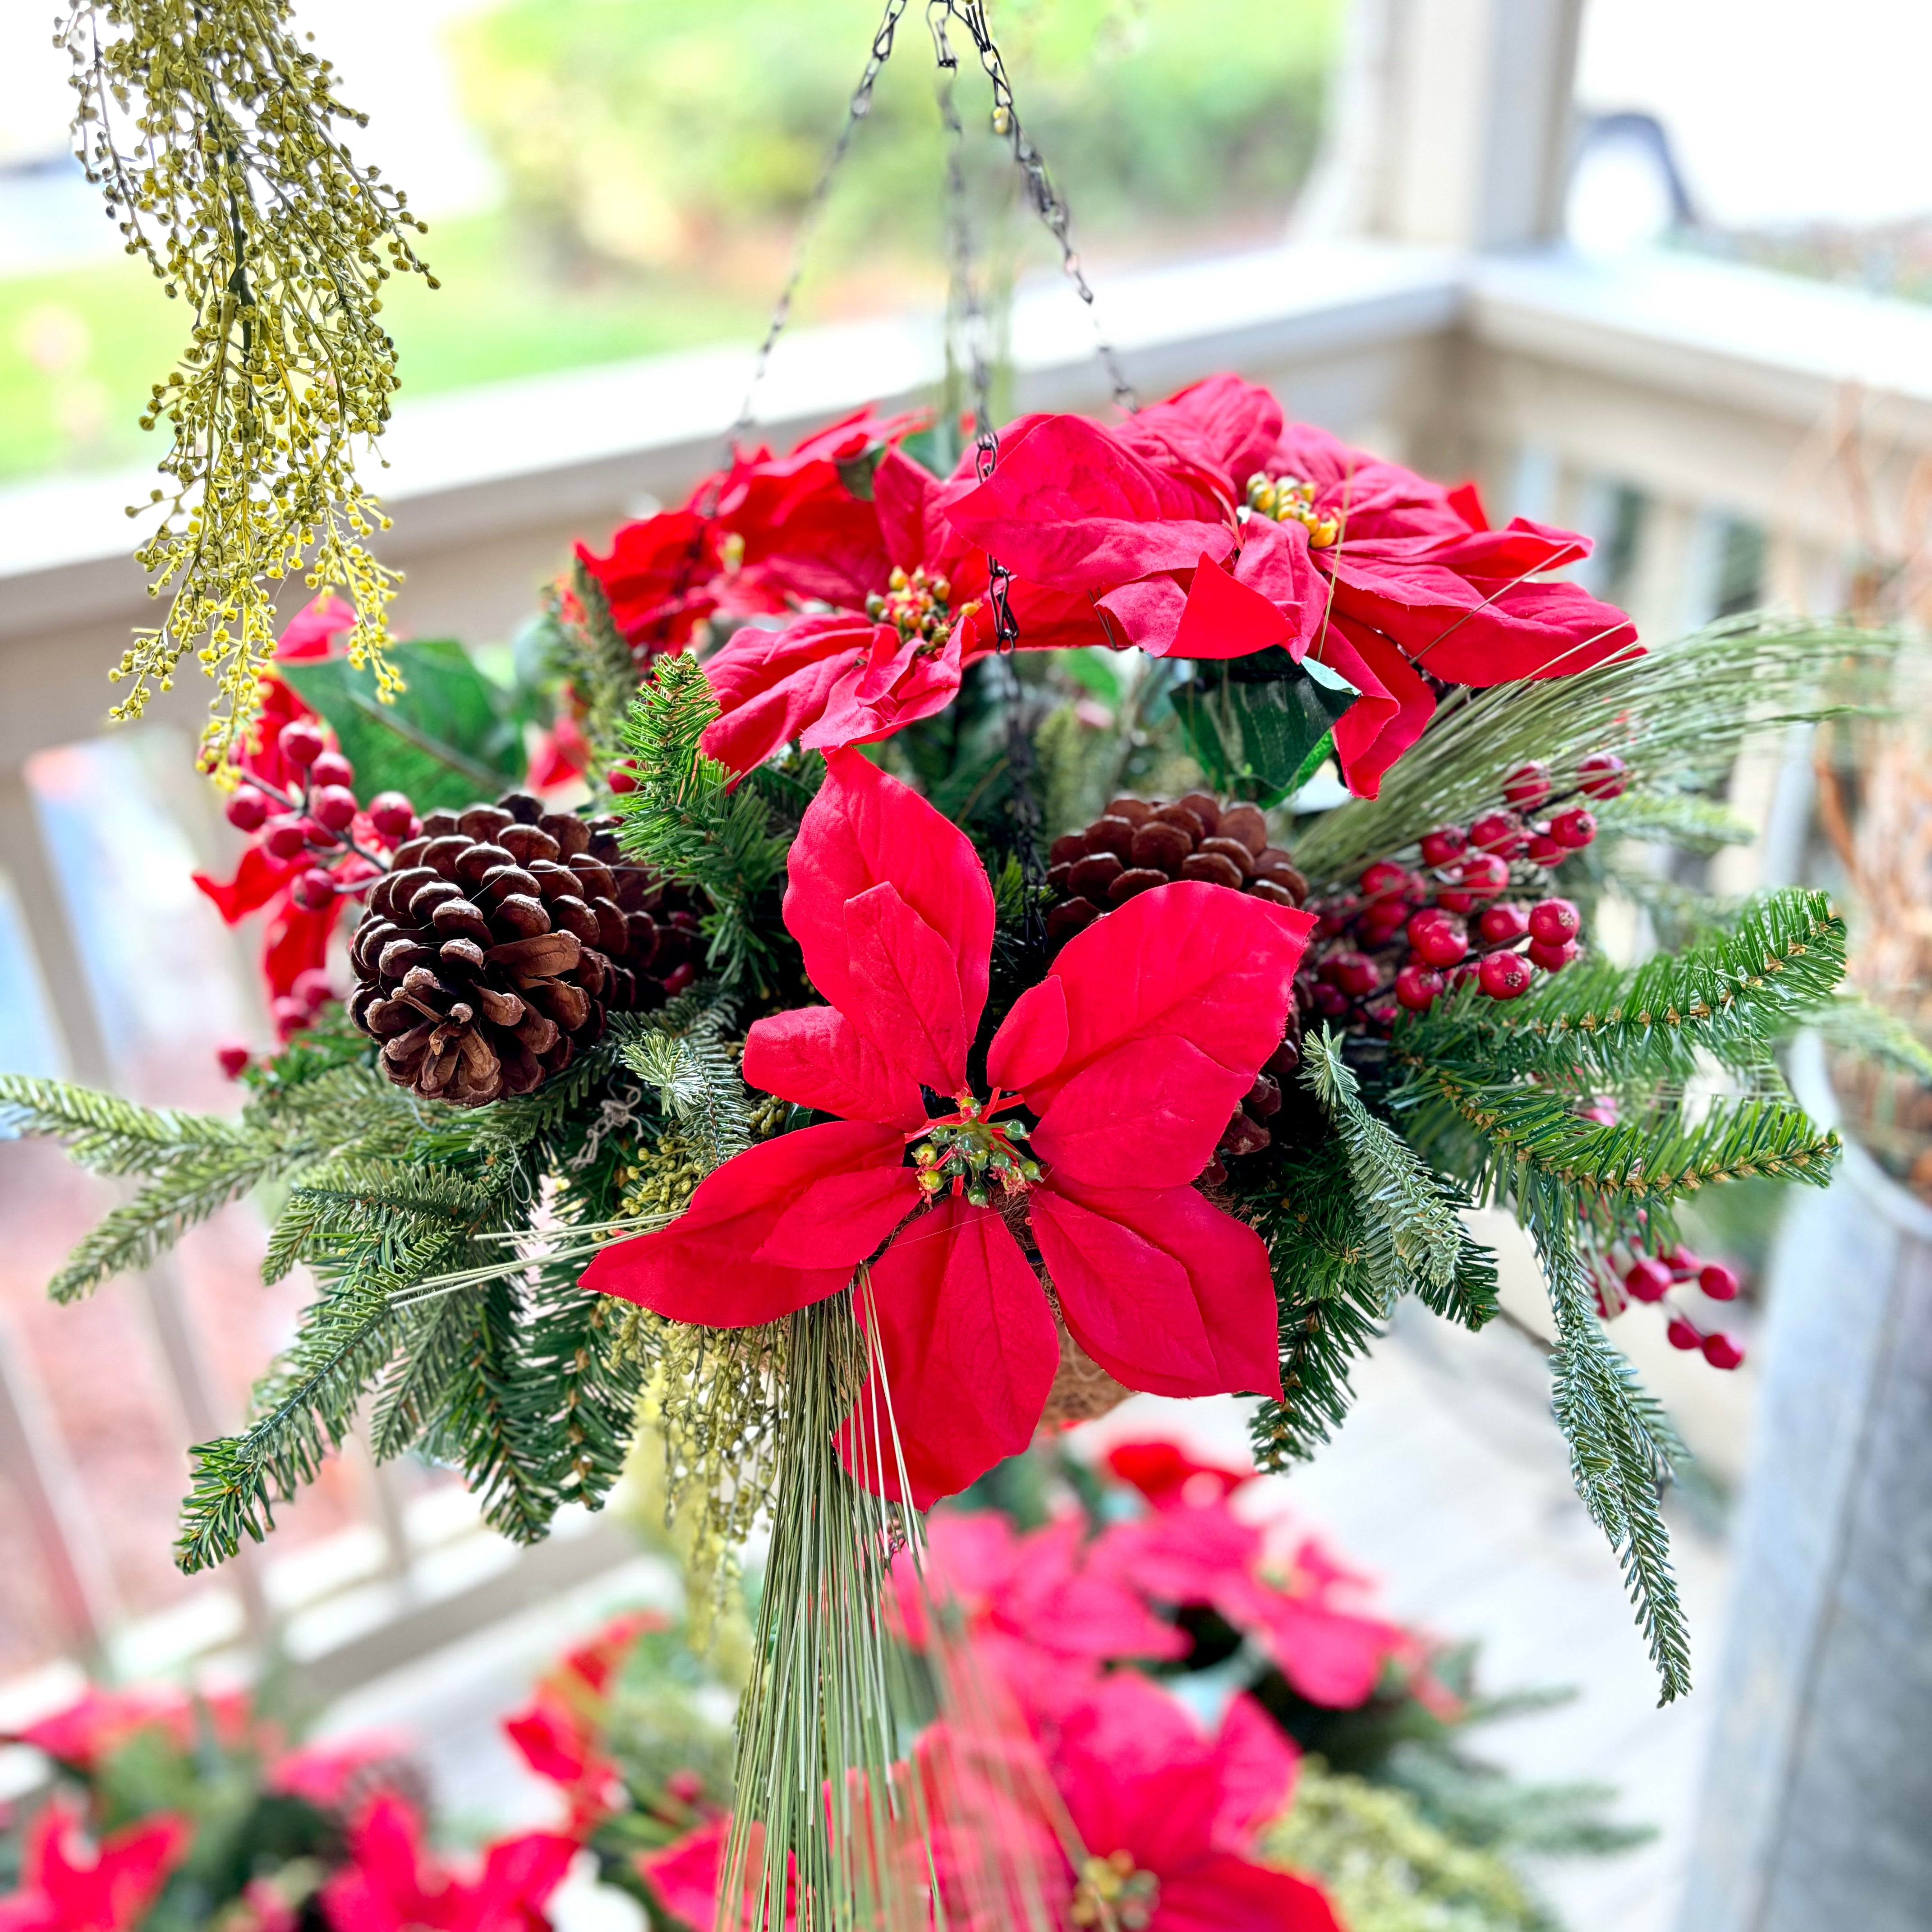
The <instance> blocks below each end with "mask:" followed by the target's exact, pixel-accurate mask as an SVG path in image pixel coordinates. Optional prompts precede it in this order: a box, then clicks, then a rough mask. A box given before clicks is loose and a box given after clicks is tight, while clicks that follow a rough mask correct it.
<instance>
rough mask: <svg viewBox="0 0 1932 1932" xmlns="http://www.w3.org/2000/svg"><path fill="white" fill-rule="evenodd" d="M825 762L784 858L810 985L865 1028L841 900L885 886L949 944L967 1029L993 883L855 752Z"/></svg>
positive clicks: (966, 843) (936, 816)
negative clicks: (822, 776)
mask: <svg viewBox="0 0 1932 1932" xmlns="http://www.w3.org/2000/svg"><path fill="white" fill-rule="evenodd" d="M825 765H826V778H825V782H824V783H823V784H822V785H821V786H820V787H819V791H818V796H817V797H816V798H814V799H813V800H812V802H811V804H810V805H808V806H807V807H806V808H805V817H804V820H803V821H802V823H800V825H799V829H798V836H797V837H796V838H795V839H794V840H793V841H792V847H791V851H790V855H789V856H788V857H787V860H786V872H787V884H786V887H785V895H784V922H785V925H786V927H787V929H788V930H789V931H790V933H791V935H792V937H793V938H795V939H796V941H798V943H799V949H800V950H801V951H802V952H803V953H804V955H805V971H806V972H807V973H808V974H809V975H810V976H811V983H812V984H813V985H814V986H816V987H817V989H818V990H819V991H820V992H821V993H823V995H825V997H826V998H827V999H828V1000H829V1001H831V1002H832V1004H833V1005H834V1006H835V1007H837V1008H838V1010H839V1011H840V1012H841V1013H844V1015H845V1016H846V1017H847V1019H850V1020H852V1021H853V1022H854V1023H855V1024H856V1025H859V1027H860V1028H862V1030H865V1031H868V1032H871V1029H870V1028H867V1027H866V1022H865V1013H866V1005H865V1003H866V1001H867V998H868V992H867V989H865V987H864V986H862V985H861V984H860V983H859V980H858V979H857V978H856V977H855V975H854V974H853V970H852V965H851V949H850V935H849V933H848V932H847V926H846V922H845V907H846V905H847V902H848V901H850V900H853V899H856V898H858V897H859V895H861V894H862V893H864V892H869V891H871V889H872V888H873V887H874V886H877V885H880V884H882V883H889V884H890V885H891V886H892V889H893V890H894V891H895V892H896V893H897V895H898V897H899V898H901V899H903V900H904V901H905V903H906V904H907V905H908V906H909V907H910V908H911V909H912V910H913V911H914V912H915V913H917V914H918V915H919V918H920V919H921V920H922V921H923V922H925V924H926V926H929V927H930V928H931V929H932V931H933V932H935V933H937V934H938V935H939V937H940V938H941V940H943V941H944V942H945V944H946V946H947V949H948V950H949V951H950V953H951V955H952V958H953V976H954V978H955V980H956V983H957V986H958V989H959V1012H960V1013H961V1015H962V1017H963V1019H964V1021H965V1026H966V1029H967V1031H968V1034H971V1031H973V1029H974V1028H976V1027H977V1026H978V1025H979V1023H980V1013H981V1011H982V1010H983V1008H984V1007H985V1006H986V971H987V962H988V960H989V958H990V956H991V954H992V945H993V889H992V886H991V885H989V883H987V879H986V867H985V866H984V865H983V864H982V863H981V862H980V855H979V854H978V853H977V852H976V851H975V850H974V849H973V843H972V841H971V839H969V838H968V837H967V836H966V835H965V832H962V831H961V830H960V829H959V826H956V825H955V824H954V823H953V822H952V820H950V819H948V818H947V817H944V816H943V815H942V814H940V813H939V812H938V811H935V810H934V809H933V808H932V806H931V805H929V804H927V803H926V800H925V799H922V798H921V797H920V796H919V794H918V793H916V792H915V791H913V790H912V788H911V787H910V786H908V785H904V784H901V783H900V782H899V781H898V779H897V778H889V777H887V776H886V774H885V773H884V772H882V771H880V769H879V768H878V767H877V766H876V765H874V764H872V763H869V762H868V760H866V759H865V757H863V756H862V755H861V754H859V752H857V751H832V752H829V753H827V754H826V760H825ZM871 1037H872V1040H873V1042H874V1045H875V1046H877V1047H878V1048H879V1049H880V1051H881V1052H884V1053H886V1055H888V1056H889V1057H890V1056H892V1054H893V1052H894V1043H891V1042H889V1041H887V1040H883V1039H880V1037H878V1035H877V1034H876V1033H871Z"/></svg>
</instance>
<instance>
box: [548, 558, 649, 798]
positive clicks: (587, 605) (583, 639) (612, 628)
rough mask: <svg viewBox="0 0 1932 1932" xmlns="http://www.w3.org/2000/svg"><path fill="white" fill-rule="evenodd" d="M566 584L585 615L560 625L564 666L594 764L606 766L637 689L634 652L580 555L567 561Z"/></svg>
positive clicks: (637, 678)
mask: <svg viewBox="0 0 1932 1932" xmlns="http://www.w3.org/2000/svg"><path fill="white" fill-rule="evenodd" d="M570 583H571V589H572V590H574V592H576V595H577V604H578V606H579V607H580V609H581V610H583V621H582V622H580V623H579V622H562V623H560V624H559V627H558V628H559V634H560V636H561V638H562V643H563V647H564V649H563V652H562V655H563V658H564V661H563V666H562V668H563V670H564V671H565V674H566V676H568V679H569V680H570V687H571V690H573V691H574V692H575V693H576V694H577V697H578V698H579V699H580V700H581V702H582V703H583V735H584V736H586V738H588V739H589V740H590V748H591V751H592V753H593V754H594V755H595V758H596V760H597V763H598V765H599V766H604V767H607V766H609V765H610V764H611V763H612V762H613V760H615V759H616V757H617V756H618V748H619V745H620V744H621V742H622V738H623V733H624V718H625V713H626V712H628V710H629V709H630V707H631V700H632V699H633V698H634V697H636V696H637V685H638V681H639V674H638V668H637V656H636V654H635V653H634V652H633V651H632V650H631V646H629V645H628V643H625V640H624V637H623V634H622V632H621V631H619V629H618V628H617V626H616V624H615V623H614V622H613V621H612V619H611V616H610V600H609V599H608V598H607V597H606V596H605V595H604V586H603V585H602V584H601V583H598V580H597V579H596V578H595V577H594V576H592V574H591V573H590V571H589V569H588V568H586V566H585V564H584V562H583V559H582V558H581V557H578V558H577V559H574V562H572V564H571V577H570Z"/></svg>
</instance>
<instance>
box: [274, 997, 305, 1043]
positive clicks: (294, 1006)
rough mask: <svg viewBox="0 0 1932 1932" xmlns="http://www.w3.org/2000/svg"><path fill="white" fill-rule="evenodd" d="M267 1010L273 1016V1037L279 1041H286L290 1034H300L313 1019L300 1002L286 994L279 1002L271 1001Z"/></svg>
mask: <svg viewBox="0 0 1932 1932" xmlns="http://www.w3.org/2000/svg"><path fill="white" fill-rule="evenodd" d="M269 1012H270V1013H272V1014H273V1015H274V1016H275V1035H276V1037H277V1038H278V1039H279V1040H287V1038H288V1037H289V1036H290V1034H296V1033H300V1032H301V1031H302V1028H304V1027H305V1026H307V1025H308V1023H309V1021H310V1019H311V1018H312V1017H313V1016H311V1013H310V1012H309V1010H308V1007H305V1006H304V1005H303V1004H302V1002H301V1001H299V1000H297V999H293V998H290V996H289V995H287V994H284V995H283V996H282V997H281V998H280V999H279V1000H272V1001H270V1002H269Z"/></svg>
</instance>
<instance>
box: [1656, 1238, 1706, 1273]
mask: <svg viewBox="0 0 1932 1932" xmlns="http://www.w3.org/2000/svg"><path fill="white" fill-rule="evenodd" d="M1664 1259H1665V1260H1666V1261H1667V1262H1669V1263H1670V1272H1671V1273H1672V1274H1673V1275H1675V1276H1676V1277H1677V1279H1678V1280H1679V1281H1688V1280H1690V1279H1691V1277H1692V1276H1693V1275H1694V1274H1696V1273H1697V1271H1698V1270H1699V1269H1700V1268H1702V1267H1703V1265H1704V1264H1703V1262H1701V1261H1700V1260H1699V1259H1697V1256H1695V1255H1694V1254H1693V1253H1691V1250H1689V1249H1688V1248H1687V1247H1685V1245H1684V1244H1683V1243H1682V1241H1679V1243H1678V1244H1677V1245H1676V1247H1674V1248H1673V1249H1672V1250H1671V1251H1670V1253H1668V1254H1667V1255H1666V1256H1664Z"/></svg>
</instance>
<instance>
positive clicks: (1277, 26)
mask: <svg viewBox="0 0 1932 1932" xmlns="http://www.w3.org/2000/svg"><path fill="white" fill-rule="evenodd" d="M875 13H876V9H875V7H874V5H873V0H715V4H713V5H709V6H707V7H702V8H697V7H691V6H689V5H685V4H683V0H511V4H509V5H505V6H503V7H500V8H499V9H497V10H495V11H493V12H491V13H488V14H487V15H484V16H483V17H481V18H480V19H478V20H474V21H472V22H471V23H468V24H466V26H464V27H463V28H461V29H460V30H459V34H458V39H457V41H456V43H455V52H456V58H457V66H458V74H459V77H460V86H461V88H462V90H463V97H464V102H465V106H466V110H467V112H468V113H469V114H470V115H471V116H472V118H473V119H474V120H475V121H476V122H477V124H478V125H479V127H481V129H482V130H484V134H485V137H486V138H487V139H488V140H489V141H490V143H491V145H493V148H494V149H495V151H496V154H497V157H498V158H499V161H500V163H501V164H502V166H503V169H504V170H505V174H506V175H507V177H508V181H509V184H510V192H511V197H512V200H513V204H514V206H515V208H517V211H518V212H519V213H520V215H521V216H522V217H523V219H524V220H526V223H528V224H529V227H530V229H532V231H533V233H535V235H536V236H538V237H539V238H540V239H541V240H542V241H543V242H544V245H545V247H546V251H547V254H548V256H549V259H550V263H551V264H552V266H553V267H555V268H556V269H559V270H562V271H564V272H576V273H578V274H583V273H585V272H595V271H596V270H598V269H603V270H606V271H608V270H610V269H631V270H649V271H660V272H661V271H679V270H684V271H688V270H689V269H691V268H692V267H693V266H696V265H698V264H700V263H702V264H704V265H706V266H709V267H710V268H712V269H717V268H718V267H719V266H721V263H720V251H721V249H728V248H729V247H730V245H731V244H732V243H733V242H737V241H739V240H742V239H747V238H749V237H753V236H756V234H757V232H758V231H759V230H760V229H763V230H765V231H766V232H767V233H769V231H771V230H772V229H775V228H778V227H781V226H784V225H785V224H787V223H789V222H790V220H792V219H793V217H795V216H796V214H797V213H798V211H799V209H800V208H801V207H802V204H803V203H804V202H805V199H806V197H807V196H808V195H809V193H810V192H811V187H812V184H813V182H814V180H815V179H816V178H817V174H818V171H819V169H820V166H821V165H822V164H823V159H824V157H825V154H826V148H827V146H828V144H829V142H830V141H831V139H832V136H833V135H834V134H835V132H836V130H837V129H838V125H839V122H840V118H841V115H842V114H843V113H844V103H845V100H846V97H847V95H848V94H849V93H850V89H851V87H852V85H853V82H854V80H856V78H857V75H858V71H859V67H860V65H861V64H862V60H863V58H864V55H865V49H866V46H867V44H868V36H869V34H871V31H872V29H873V26H874V19H875ZM1339 15H1340V5H1339V0H1273V4H1262V0H1009V4H1008V5H1006V6H1004V7H1001V9H1000V10H999V16H998V18H996V19H995V22H994V26H995V31H997V32H998V34H999V36H1000V38H1001V43H1002V45H1003V46H1004V50H1005V52H1006V55H1007V66H1008V68H1009V71H1010V73H1011V74H1012V76H1013V83H1014V87H1015V90H1016V93H1017V95H1018V96H1019V104H1020V111H1021V113H1022V115H1024V116H1025V120H1026V124H1027V126H1028V128H1029V130H1031V132H1032V133H1033V134H1034V137H1035V139H1037V141H1038V142H1039V144H1040V147H1041V148H1042V150H1043V152H1044V153H1045V154H1046V156H1047V158H1048V160H1049V163H1051V164H1052V166H1053V167H1054V168H1055V171H1056V174H1057V175H1058V177H1059V178H1060V180H1061V184H1062V186H1063V187H1064V189H1065V190H1066V192H1067V194H1068V195H1069V197H1070V199H1071V200H1072V202H1073V205H1074V208H1075V210H1076V219H1077V220H1078V223H1079V226H1080V228H1081V230H1082V233H1084V234H1085V235H1087V236H1095V235H1097V234H1098V235H1102V236H1106V235H1109V234H1112V236H1116V237H1119V236H1122V235H1123V234H1124V233H1126V232H1127V231H1130V230H1136V231H1139V230H1143V229H1145V227H1146V226H1148V225H1150V224H1151V225H1153V226H1155V227H1156V228H1158V226H1160V224H1161V223H1163V222H1165V221H1173V222H1176V223H1178V222H1179V221H1181V220H1187V221H1189V222H1190V223H1199V221H1200V220H1202V217H1209V218H1211V220H1213V221H1214V223H1215V224H1216V225H1217V226H1241V225H1242V224H1243V223H1244V220H1245V221H1246V222H1247V223H1248V224H1250V225H1251V224H1252V223H1253V221H1255V220H1257V219H1268V220H1272V219H1273V218H1274V217H1277V216H1279V215H1281V214H1285V213H1286V209H1287V207H1288V205H1289V202H1290V200H1291V199H1292V196H1293V194H1294V192H1295V188H1296V187H1298V184H1300V182H1301V180H1302V178H1303V177H1304V175H1305V174H1306V173H1307V169H1308V166H1309V164H1310V161H1311V160H1312V158H1313V153H1314V148H1315V144H1316V137H1317V134H1318V132H1319V127H1320V120H1321V106H1322V91H1323V83H1324V79H1325V74H1326V71H1327V68H1328V62H1329V57H1330V54H1331V49H1332V46H1333V44H1334V37H1335V29H1336V26H1337V20H1338V18H1339ZM955 38H956V42H957V43H958V44H959V46H961V48H962V49H963V51H964V53H965V58H966V62H967V65H966V67H965V69H964V70H963V71H962V77H961V81H960V98H961V101H962V107H965V108H966V109H967V110H968V112H969V114H971V115H974V116H975V117H976V118H969V120H968V127H969V128H971V127H974V126H975V125H976V124H977V125H978V126H981V127H983V126H984V125H985V121H984V118H983V116H981V115H980V114H979V110H978V103H979V101H980V99H981V98H982V95H981V89H983V83H981V82H980V77H979V75H978V74H977V71H975V70H974V68H973V66H972V65H971V48H970V46H969V45H968V43H967V42H966V39H965V35H964V34H956V35H955ZM939 141H940V133H939V128H938V119H937V116H936V115H935V113H934V111H933V108H932V55H931V52H930V50H929V43H928V39H927V36H926V33H925V31H923V23H922V20H921V17H920V16H919V10H917V9H916V8H914V9H910V10H908V12H907V16H906V18H905V20H904V22H903V23H902V25H901V30H900V34H899V43H898V50H897V55H896V57H895V58H894V60H893V61H892V63H891V64H890V65H889V68H887V70H886V74H885V77H884V78H883V81H882V82H881V84H880V89H879V92H878V95H877V101H876V104H875V105H874V109H873V110H872V113H871V117H870V119H869V121H868V124H867V125H866V126H865V127H864V128H862V130H860V133H859V139H857V141H856V143H855V145H854V148H853V155H852V158H851V161H850V165H849V166H848V168H847V178H846V179H845V180H844V181H843V182H841V186H840V189H839V192H838V194H837V195H836V196H835V197H834V200H833V205H832V211H831V214H830V224H831V229H832V233H831V234H830V235H829V236H828V238H827V239H828V245H829V247H830V248H832V249H840V250H841V251H842V248H843V247H844V246H849V245H850V243H851V242H853V239H855V238H856V237H859V236H864V237H865V238H867V239H870V240H874V241H877V242H883V243H884V244H886V245H887V246H889V247H890V246H892V245H913V246H916V247H919V248H926V247H928V246H931V245H935V244H936V242H937V238H938V224H939V220H940V212H939V181H940V155H939ZM987 145H988V147H989V149H990V148H991V145H992V144H991V143H989V144H987Z"/></svg>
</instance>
